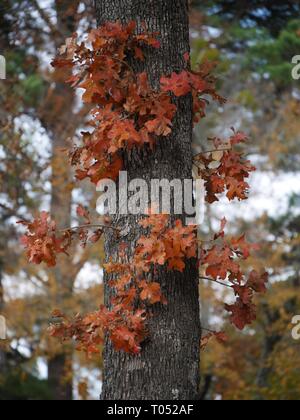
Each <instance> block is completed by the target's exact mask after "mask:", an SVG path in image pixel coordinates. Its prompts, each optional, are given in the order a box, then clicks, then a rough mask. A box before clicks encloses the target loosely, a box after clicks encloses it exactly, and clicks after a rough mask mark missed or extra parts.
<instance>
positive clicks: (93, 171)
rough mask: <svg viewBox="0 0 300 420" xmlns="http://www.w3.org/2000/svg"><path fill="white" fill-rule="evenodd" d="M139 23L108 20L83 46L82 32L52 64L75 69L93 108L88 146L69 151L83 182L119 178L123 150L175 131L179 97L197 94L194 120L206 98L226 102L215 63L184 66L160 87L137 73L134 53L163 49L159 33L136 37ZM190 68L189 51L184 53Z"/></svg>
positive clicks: (138, 55) (75, 81) (74, 78)
mask: <svg viewBox="0 0 300 420" xmlns="http://www.w3.org/2000/svg"><path fill="white" fill-rule="evenodd" d="M135 30H136V23H135V22H130V23H129V24H128V25H126V26H122V25H121V24H120V23H118V22H117V23H106V24H105V25H104V26H102V27H101V28H99V29H95V30H92V31H91V32H90V34H89V36H88V45H91V49H90V48H89V47H88V46H87V44H86V43H81V44H80V45H79V44H78V40H77V35H76V34H75V35H74V36H73V37H72V38H70V39H68V40H67V43H66V45H65V46H64V47H62V48H61V50H60V52H61V56H60V57H58V58H57V59H55V60H54V61H53V66H55V67H56V68H61V69H72V71H73V75H72V77H71V78H70V79H69V80H68V82H69V83H70V84H71V85H72V86H73V87H77V88H81V89H84V90H85V92H84V94H83V101H84V102H85V103H87V104H90V105H91V106H92V110H91V112H90V115H91V121H90V125H91V126H92V128H93V131H92V132H85V133H83V146H82V147H76V148H74V150H72V151H71V153H70V158H71V163H72V165H74V166H76V167H77V173H76V174H77V178H78V179H79V180H82V179H85V178H89V179H90V180H91V181H92V182H93V183H95V184H97V183H98V182H99V181H100V180H101V179H104V178H111V179H116V178H117V176H118V174H119V171H120V169H121V168H122V165H123V160H122V152H123V151H124V150H130V149H131V148H133V147H141V146H143V145H145V144H150V145H153V144H154V142H155V138H156V137H157V136H165V137H166V136H168V135H169V134H170V133H171V127H172V121H173V119H174V116H175V114H176V110H177V108H176V105H175V104H174V103H173V102H172V99H171V96H170V94H169V92H173V93H174V94H175V95H176V96H185V95H187V94H188V93H192V95H193V98H194V111H195V116H197V117H195V119H196V120H197V121H198V119H199V116H200V117H202V116H204V115H205V107H206V103H207V101H206V100H205V99H204V96H207V95H210V96H211V97H212V98H213V99H217V100H220V101H221V102H222V101H223V98H221V97H220V96H218V95H217V93H216V91H215V86H214V83H215V80H214V79H213V78H212V77H211V76H210V70H211V66H209V65H206V66H203V67H201V68H200V69H199V71H198V72H190V71H187V70H184V71H183V72H182V73H180V74H175V73H174V74H172V75H171V77H169V78H167V77H162V78H161V90H160V91H155V90H153V89H152V88H151V86H150V83H149V80H148V76H147V74H146V73H145V72H143V73H139V74H136V73H135V72H134V70H133V69H132V68H131V66H130V65H129V64H128V62H129V61H130V59H132V57H134V58H135V59H136V60H140V61H143V60H144V52H143V49H142V47H148V48H159V46H160V43H159V41H158V40H157V39H156V35H155V34H154V35H153V34H148V33H147V32H146V30H145V32H144V33H143V34H140V35H135ZM185 58H186V61H187V66H188V61H189V54H188V53H187V54H186V55H185Z"/></svg>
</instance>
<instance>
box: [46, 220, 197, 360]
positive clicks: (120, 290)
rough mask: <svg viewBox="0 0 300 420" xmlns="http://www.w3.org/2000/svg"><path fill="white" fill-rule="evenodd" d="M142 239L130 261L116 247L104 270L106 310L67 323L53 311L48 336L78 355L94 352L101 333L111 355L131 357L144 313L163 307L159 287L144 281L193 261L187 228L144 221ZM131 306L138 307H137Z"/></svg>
mask: <svg viewBox="0 0 300 420" xmlns="http://www.w3.org/2000/svg"><path fill="white" fill-rule="evenodd" d="M140 225H141V226H142V227H143V228H145V229H147V231H148V234H147V236H143V237H141V238H140V239H139V241H138V243H137V246H136V250H135V253H134V255H133V256H132V258H130V259H128V258H127V256H126V255H127V253H126V246H125V245H121V246H120V250H119V257H118V260H117V261H116V262H113V261H110V262H109V263H108V264H105V266H104V268H105V269H106V271H107V273H109V274H110V275H112V278H113V279H112V280H111V281H110V287H111V289H112V290H113V291H114V293H113V296H112V298H111V305H110V309H107V308H105V307H104V306H102V307H101V308H100V310H99V311H97V312H95V313H92V314H88V315H87V316H86V317H81V316H79V315H78V316H77V317H75V319H74V320H70V319H68V318H67V317H66V316H65V315H64V314H61V313H60V312H59V311H56V312H55V314H54V315H55V317H56V318H60V320H61V322H60V323H59V324H57V325H53V326H52V327H51V328H50V331H51V334H52V335H53V336H55V337H59V338H60V339H62V340H66V339H70V338H73V339H75V340H76V341H77V342H78V343H79V344H78V349H79V350H85V351H87V353H89V354H91V353H95V352H98V351H99V347H98V345H99V344H100V343H102V341H103V336H104V335H103V333H104V332H105V333H108V334H109V337H110V339H111V341H112V343H113V344H114V347H115V349H117V350H124V351H125V352H129V353H133V354H137V353H139V352H140V350H141V343H142V342H143V341H144V340H145V338H146V336H147V326H146V313H147V307H148V306H149V305H154V304H158V303H161V304H166V303H167V302H166V299H165V298H164V296H163V293H162V290H161V287H160V284H159V283H158V282H154V281H152V280H151V275H150V279H149V273H150V272H151V271H153V270H155V268H156V267H158V266H165V265H167V268H168V270H177V271H180V272H182V271H183V270H184V268H185V261H186V259H189V258H195V257H196V256H197V236H196V233H195V228H194V227H193V226H188V227H184V226H183V224H182V222H181V221H179V220H177V221H176V222H175V223H174V225H171V226H170V216H169V215H164V214H162V215H149V216H148V217H147V218H145V219H143V220H142V221H141V222H140ZM137 302H139V304H138V305H137Z"/></svg>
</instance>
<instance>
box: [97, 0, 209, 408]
mask: <svg viewBox="0 0 300 420" xmlns="http://www.w3.org/2000/svg"><path fill="white" fill-rule="evenodd" d="M95 6H96V13H97V20H98V24H99V25H101V24H103V23H104V22H106V21H117V20H119V21H122V22H123V23H126V22H128V21H132V20H133V21H136V22H137V24H138V31H141V30H142V29H141V28H142V24H143V22H144V23H146V26H147V29H148V31H149V32H157V33H159V34H160V35H159V39H160V41H161V48H160V49H159V50H152V49H148V50H147V56H146V60H145V62H144V63H143V64H142V65H141V64H137V63H131V64H132V65H133V67H134V68H135V70H136V71H139V72H140V71H144V70H145V71H146V72H147V74H148V76H149V79H150V81H151V83H152V85H153V87H154V88H158V87H159V80H160V77H161V76H162V75H170V74H171V73H172V72H173V71H177V72H179V71H181V70H182V69H183V68H184V66H186V63H185V61H184V58H183V56H184V53H186V52H187V51H189V22H188V1H187V0H172V1H170V0H146V1H140V0H95ZM176 102H177V106H178V112H177V116H176V118H175V120H174V124H173V131H172V134H171V135H170V136H169V137H168V138H164V139H160V140H159V141H158V143H157V144H156V146H155V149H154V150H152V151H151V150H148V149H143V150H142V151H137V150H135V151H134V152H131V153H130V154H126V156H125V168H124V170H125V171H127V172H128V182H130V180H132V179H136V178H140V179H144V180H146V181H147V183H148V185H150V180H151V179H160V180H162V179H168V180H173V179H180V180H184V179H191V177H192V99H191V97H190V96H189V95H187V96H186V97H184V98H180V99H179V100H176ZM113 222H114V224H115V225H116V226H118V227H120V229H121V232H122V234H121V235H122V237H121V239H118V238H116V237H114V236H113V235H111V233H110V234H107V235H106V239H105V251H106V256H107V258H108V259H109V258H110V257H114V256H116V255H117V254H118V244H119V243H120V241H121V242H125V243H127V244H128V246H129V249H130V251H129V253H131V254H132V253H133V252H134V249H135V244H136V241H137V239H138V238H139V237H140V236H141V234H142V233H143V232H142V230H141V228H140V226H139V225H138V218H137V217H135V216H123V215H120V214H119V215H118V216H116V217H115V218H114V220H113ZM152 279H153V280H154V281H157V282H159V283H160V284H161V287H162V290H163V293H164V295H165V296H166V298H167V300H168V304H167V305H166V306H162V305H155V306H154V307H153V308H152V309H151V312H152V315H153V316H151V317H150V318H149V325H148V327H149V332H150V335H149V339H147V340H146V342H145V343H144V344H143V347H142V352H141V354H140V355H138V356H131V355H128V354H125V353H123V352H116V351H114V349H113V347H112V345H111V343H110V342H109V340H107V341H106V344H105V350H104V382H103V392H102V399H105V400H113V399H115V400H126V399H128V400H139V399H140V400H151V399H153V400H189V399H191V400H192V399H197V398H198V396H199V393H198V392H199V390H198V386H199V353H200V350H199V346H200V335H201V331H200V329H201V328H200V315H199V297H198V272H197V268H196V261H195V260H192V261H189V262H188V263H187V267H186V270H185V272H184V273H179V272H167V270H165V269H161V270H159V273H156V274H153V276H152ZM108 281H109V276H108V275H105V300H106V303H107V304H108V302H109V297H110V295H111V290H110V287H109V286H108Z"/></svg>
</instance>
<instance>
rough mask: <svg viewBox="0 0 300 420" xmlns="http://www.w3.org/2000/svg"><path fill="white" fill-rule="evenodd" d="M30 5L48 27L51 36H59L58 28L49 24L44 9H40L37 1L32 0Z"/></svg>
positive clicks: (49, 21) (48, 18) (49, 20)
mask: <svg viewBox="0 0 300 420" xmlns="http://www.w3.org/2000/svg"><path fill="white" fill-rule="evenodd" d="M32 3H33V5H34V7H35V8H36V10H37V11H38V13H39V15H40V17H41V18H42V19H43V21H44V22H45V23H46V24H47V25H48V27H49V29H50V30H51V32H52V33H53V34H60V32H59V30H58V28H57V27H56V26H55V25H54V24H53V23H52V22H51V19H50V17H49V16H48V14H47V13H46V12H45V9H42V7H41V6H40V5H39V2H38V0H32Z"/></svg>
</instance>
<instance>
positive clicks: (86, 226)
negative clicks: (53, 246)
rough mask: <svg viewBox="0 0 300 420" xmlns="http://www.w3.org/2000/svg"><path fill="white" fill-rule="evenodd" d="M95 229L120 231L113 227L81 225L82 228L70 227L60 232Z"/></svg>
mask: <svg viewBox="0 0 300 420" xmlns="http://www.w3.org/2000/svg"><path fill="white" fill-rule="evenodd" d="M94 228H99V229H112V230H115V231H118V232H119V231H120V229H119V228H116V227H113V226H108V225H102V224H97V225H80V226H73V227H69V228H67V229H61V230H60V231H59V232H68V231H70V230H80V229H94Z"/></svg>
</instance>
